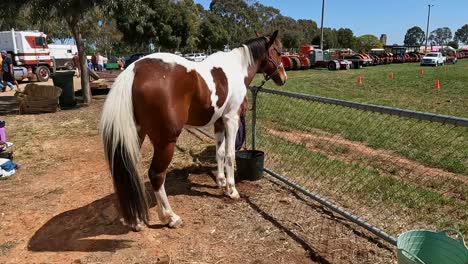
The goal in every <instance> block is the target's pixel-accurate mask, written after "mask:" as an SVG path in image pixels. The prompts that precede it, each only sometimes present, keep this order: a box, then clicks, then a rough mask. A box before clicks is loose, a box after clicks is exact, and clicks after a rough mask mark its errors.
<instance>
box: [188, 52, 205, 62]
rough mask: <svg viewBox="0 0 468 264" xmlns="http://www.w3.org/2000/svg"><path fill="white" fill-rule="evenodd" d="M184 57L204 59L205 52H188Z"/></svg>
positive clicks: (196, 59)
mask: <svg viewBox="0 0 468 264" xmlns="http://www.w3.org/2000/svg"><path fill="white" fill-rule="evenodd" d="M184 58H186V59H187V60H191V61H196V62H200V61H203V60H204V59H206V55H205V53H189V54H185V55H184Z"/></svg>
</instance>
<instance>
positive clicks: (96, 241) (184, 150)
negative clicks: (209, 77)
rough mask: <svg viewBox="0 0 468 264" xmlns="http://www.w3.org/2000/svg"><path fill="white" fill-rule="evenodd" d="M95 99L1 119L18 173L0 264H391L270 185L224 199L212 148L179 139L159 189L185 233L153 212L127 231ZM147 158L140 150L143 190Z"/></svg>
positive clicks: (199, 138) (2, 192) (2, 184)
mask: <svg viewBox="0 0 468 264" xmlns="http://www.w3.org/2000/svg"><path fill="white" fill-rule="evenodd" d="M103 100H104V96H98V97H95V100H94V102H93V104H92V105H91V106H89V107H84V108H78V109H75V110H67V111H60V112H58V113H55V114H42V115H24V116H7V117H1V118H0V119H4V120H6V122H7V135H8V140H9V141H12V142H14V143H15V148H16V149H15V158H14V161H15V162H17V163H18V164H20V165H21V168H20V169H19V170H18V172H17V173H16V174H15V175H14V176H12V177H11V178H9V179H6V180H1V181H0V213H1V215H0V263H255V264H262V263H265V264H266V263H394V259H395V253H394V251H393V248H392V247H390V246H389V245H388V244H385V243H383V242H382V241H379V240H378V239H376V238H375V237H373V236H371V235H370V234H369V233H367V232H366V231H364V230H362V229H360V228H358V227H356V226H355V225H353V224H351V223H349V222H348V221H347V220H345V219H343V218H341V217H338V216H336V215H334V214H333V213H331V212H329V211H327V210H326V209H324V208H322V207H321V206H319V205H318V204H315V203H313V202H311V201H310V200H307V199H305V198H304V197H302V196H301V195H298V194H296V193H294V192H292V191H291V190H289V189H288V188H286V187H284V186H283V185H281V184H279V183H277V182H275V181H274V180H272V179H270V178H268V177H265V178H264V179H262V180H260V181H256V182H249V181H243V182H240V183H238V184H237V186H238V189H239V191H240V193H241V196H242V198H241V199H240V200H238V201H232V200H230V199H228V198H226V197H224V196H223V192H222V190H220V189H218V188H217V187H216V184H215V182H214V180H213V178H212V177H213V172H214V171H215V170H216V166H215V163H214V161H215V159H214V156H215V153H214V147H213V144H212V142H211V140H209V139H208V138H207V137H205V136H203V135H201V134H198V133H189V132H187V131H185V132H184V133H183V135H182V136H181V138H180V140H179V143H178V147H177V151H176V154H175V156H174V159H173V162H172V164H171V167H170V170H169V175H168V178H167V182H166V189H167V192H168V195H169V201H170V203H171V205H172V207H173V209H174V211H175V212H176V213H177V214H179V215H180V216H181V217H182V219H183V220H184V224H183V226H182V227H181V228H179V229H169V228H167V227H165V226H162V225H160V223H159V221H158V218H157V213H156V208H154V202H152V206H153V208H152V209H151V210H150V211H151V226H149V227H146V228H145V229H143V230H142V231H141V232H132V231H130V230H129V229H128V228H127V227H125V226H123V225H122V224H121V223H120V221H119V218H120V217H119V215H118V212H117V210H116V204H115V203H116V200H115V197H114V195H113V190H112V183H111V178H110V175H109V172H108V170H107V167H106V163H105V161H104V156H103V150H102V147H101V142H100V139H99V137H98V131H97V123H98V118H99V113H100V111H101V107H102V104H103ZM151 151H152V150H151V147H150V144H149V143H148V142H147V141H146V142H145V144H144V145H143V152H142V153H143V154H142V155H143V162H142V168H141V171H142V175H144V177H145V180H147V177H146V174H145V173H144V172H145V169H146V168H147V167H148V162H149V160H150V159H151V155H152V153H151ZM147 189H148V193H151V190H150V185H148V184H147Z"/></svg>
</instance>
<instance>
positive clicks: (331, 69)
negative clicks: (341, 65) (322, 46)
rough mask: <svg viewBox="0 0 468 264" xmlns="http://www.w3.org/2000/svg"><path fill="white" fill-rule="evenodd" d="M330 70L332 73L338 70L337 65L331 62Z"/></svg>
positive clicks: (329, 64)
mask: <svg viewBox="0 0 468 264" xmlns="http://www.w3.org/2000/svg"><path fill="white" fill-rule="evenodd" d="M328 70H330V71H334V70H336V64H335V62H334V61H330V62H329V63H328Z"/></svg>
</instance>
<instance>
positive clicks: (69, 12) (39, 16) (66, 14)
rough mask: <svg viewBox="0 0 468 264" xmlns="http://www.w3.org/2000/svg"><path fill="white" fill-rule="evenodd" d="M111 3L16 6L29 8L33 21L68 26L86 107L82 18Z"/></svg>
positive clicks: (70, 0)
mask: <svg viewBox="0 0 468 264" xmlns="http://www.w3.org/2000/svg"><path fill="white" fill-rule="evenodd" d="M129 1H130V0H129ZM122 2H123V1H122ZM137 2H139V1H131V3H134V4H135V3H137ZM112 3H113V1H112V0H108V1H106V0H22V1H20V3H18V2H17V4H21V5H22V6H28V7H30V8H31V16H32V17H33V19H34V21H41V20H44V18H46V17H47V18H53V19H58V20H60V21H63V22H64V23H66V25H68V30H70V32H71V33H72V35H73V37H74V39H75V42H76V45H77V48H78V55H79V59H80V69H81V89H82V90H83V99H84V103H85V104H86V105H89V104H90V103H91V89H90V86H89V75H88V70H87V65H86V61H87V60H86V53H85V43H84V41H83V37H82V26H83V23H84V18H85V17H86V16H87V15H88V14H89V12H90V11H92V10H93V9H94V8H96V7H103V8H107V7H109V6H110V5H111V4H112ZM18 6H19V5H18ZM130 10H131V9H130Z"/></svg>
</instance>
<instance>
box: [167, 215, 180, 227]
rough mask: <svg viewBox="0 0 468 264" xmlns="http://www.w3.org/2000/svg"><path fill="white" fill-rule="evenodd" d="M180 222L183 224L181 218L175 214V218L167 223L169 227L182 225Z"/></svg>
mask: <svg viewBox="0 0 468 264" xmlns="http://www.w3.org/2000/svg"><path fill="white" fill-rule="evenodd" d="M182 224H183V222H182V219H181V218H180V217H179V216H177V218H175V219H174V220H172V221H171V222H170V223H169V227H170V228H179V227H181V226H182Z"/></svg>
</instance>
